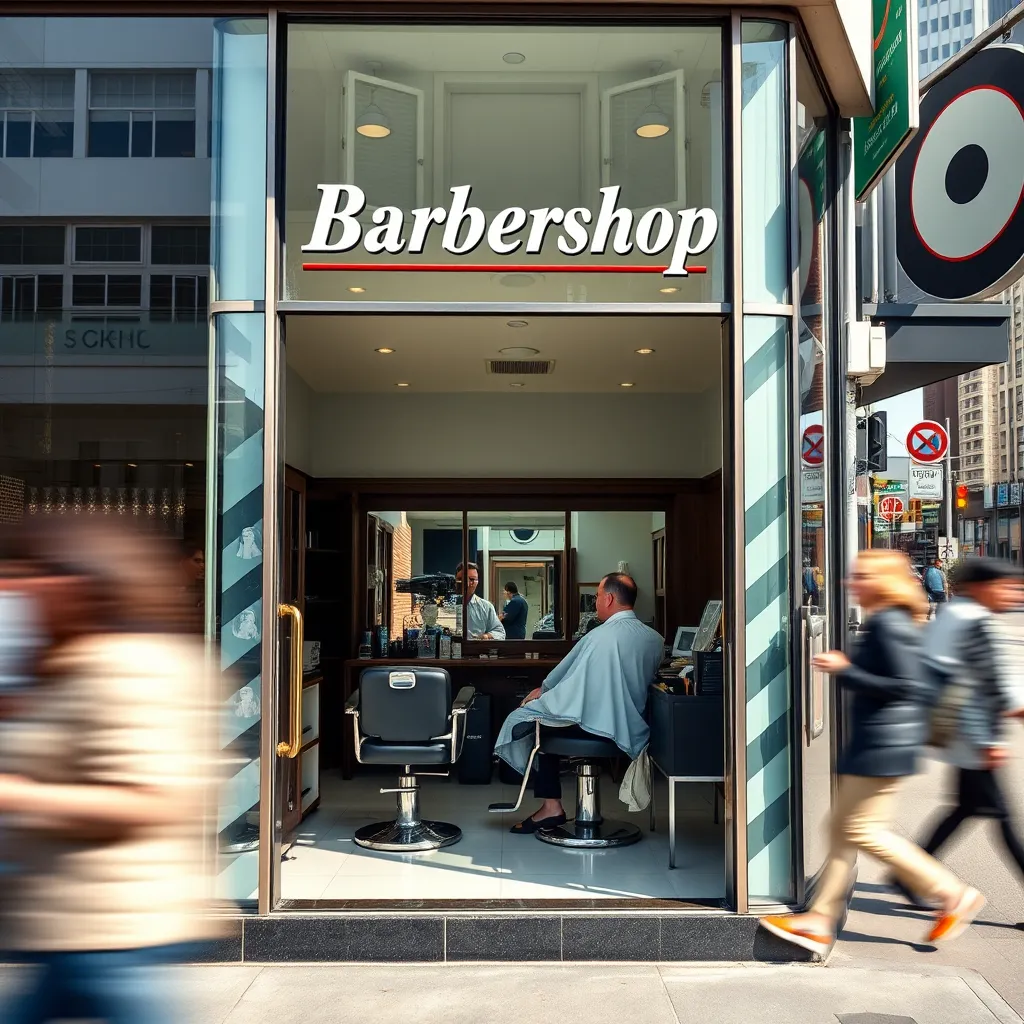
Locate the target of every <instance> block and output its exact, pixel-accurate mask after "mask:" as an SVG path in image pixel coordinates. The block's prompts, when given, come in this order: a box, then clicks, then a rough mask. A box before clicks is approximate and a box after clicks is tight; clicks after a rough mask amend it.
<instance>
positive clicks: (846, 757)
mask: <svg viewBox="0 0 1024 1024" xmlns="http://www.w3.org/2000/svg"><path fill="white" fill-rule="evenodd" d="M849 585H850V592H851V600H852V602H854V603H856V604H857V605H858V606H859V607H860V608H861V609H862V611H863V613H864V616H865V620H864V631H863V632H862V633H861V634H860V636H859V637H858V638H857V641H856V643H855V645H854V646H853V649H852V651H851V653H850V656H849V657H847V655H846V654H844V653H843V652H842V651H827V652H826V653H824V654H819V655H818V656H817V657H816V658H814V661H813V665H814V667H815V668H816V669H818V671H820V672H827V673H829V674H831V675H834V676H835V677H836V679H837V682H838V683H839V685H840V687H842V688H843V689H844V690H846V691H847V692H848V693H849V694H850V695H851V697H852V700H851V702H850V705H849V742H848V743H847V745H846V749H845V750H844V751H843V754H842V757H841V758H840V760H839V769H838V770H839V776H840V777H839V787H838V792H837V796H836V801H835V804H834V807H833V811H832V819H831V829H830V831H831V836H830V838H831V843H830V848H829V855H828V859H827V861H826V863H825V868H824V870H823V872H822V875H821V879H820V881H819V882H818V885H817V887H816V890H815V894H814V901H813V903H812V904H811V908H810V910H809V911H808V912H807V913H803V914H794V915H791V916H771V917H764V918H762V919H761V927H762V928H764V929H765V930H766V931H768V932H770V933H771V934H773V935H775V936H777V937H779V938H781V939H784V940H785V941H787V942H790V943H792V944H794V945H796V946H799V947H801V948H802V949H806V950H809V951H810V952H812V953H817V954H819V955H821V956H824V955H826V954H827V953H828V951H829V949H830V948H831V946H832V943H833V942H834V941H835V938H836V934H837V931H838V927H839V922H840V921H841V920H842V918H843V914H844V912H845V910H846V902H847V897H848V895H849V891H850V883H851V879H852V874H853V871H854V868H855V866H856V863H857V854H858V853H866V854H869V855H870V856H872V857H875V858H877V859H878V860H880V861H882V862H883V863H885V864H886V865H887V866H888V867H889V869H890V870H891V871H892V873H893V874H894V875H895V876H896V877H897V878H898V879H899V880H900V882H901V883H902V884H903V885H906V886H907V887H908V888H909V889H910V890H911V891H913V892H919V893H921V894H922V895H925V896H926V897H927V898H928V899H929V900H930V901H931V902H932V903H933V904H934V906H935V907H936V908H937V911H936V920H935V923H934V925H933V926H932V928H931V929H930V931H929V933H928V936H927V939H926V941H927V942H929V943H935V942H940V941H946V940H950V939H954V938H956V937H957V936H958V935H959V934H961V933H962V932H963V931H964V930H965V929H966V928H967V927H968V925H970V923H971V921H972V920H973V919H974V918H975V917H976V916H977V914H978V913H979V912H980V910H981V909H982V907H984V905H985V897H984V896H982V895H981V893H979V892H978V891H977V890H976V889H974V888H972V887H971V886H969V885H966V884H965V883H963V882H961V881H960V879H958V878H957V877H956V875H954V874H953V873H952V872H951V871H949V870H948V869H947V868H946V867H945V866H944V865H942V864H941V863H939V861H937V860H936V859H935V858H934V857H932V856H930V855H929V854H928V853H926V852H925V851H924V850H922V849H921V848H920V847H919V846H915V845H914V843H912V842H910V840H908V839H906V838H904V837H903V836H901V835H899V834H898V833H897V832H896V829H895V827H894V824H893V818H894V815H895V812H896V798H897V796H898V794H899V792H900V790H901V788H902V785H903V782H904V780H905V779H907V778H908V777H909V776H911V775H914V774H915V773H916V772H917V770H918V761H919V759H920V757H921V754H922V753H923V752H924V747H925V744H926V743H927V740H928V723H929V718H930V713H931V705H932V702H933V699H934V695H933V688H932V686H931V684H930V682H929V680H928V679H927V678H926V673H925V672H924V664H923V660H922V658H921V653H920V652H921V641H922V632H923V630H922V629H921V626H922V624H923V623H924V622H925V621H926V620H927V618H928V601H927V598H926V597H925V594H924V590H923V588H922V587H921V585H920V584H919V583H918V581H917V579H916V577H915V576H914V574H913V572H912V570H911V566H910V561H909V559H908V558H907V557H906V555H903V554H901V553H900V552H897V551H885V550H873V551H862V552H861V553H860V554H859V555H858V556H857V561H856V563H855V565H854V570H853V573H852V575H851V577H850V581H849Z"/></svg>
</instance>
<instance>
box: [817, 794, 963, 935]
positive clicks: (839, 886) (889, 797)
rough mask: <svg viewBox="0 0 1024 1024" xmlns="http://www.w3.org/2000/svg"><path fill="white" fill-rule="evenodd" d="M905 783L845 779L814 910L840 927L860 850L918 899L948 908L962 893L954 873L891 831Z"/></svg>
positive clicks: (837, 800) (833, 819) (832, 823)
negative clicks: (898, 795)
mask: <svg viewBox="0 0 1024 1024" xmlns="http://www.w3.org/2000/svg"><path fill="white" fill-rule="evenodd" d="M902 783H903V779H901V778H896V779H874V778H867V777H865V776H863V775H843V776H841V777H840V779H839V792H838V796H837V798H836V805H835V808H834V809H833V812H832V819H831V825H830V830H831V846H830V849H829V855H828V861H827V862H826V866H825V870H824V872H823V874H822V876H821V878H820V880H819V882H818V886H817V891H816V893H815V896H814V903H813V905H812V907H811V911H812V912H813V913H815V914H823V915H824V916H826V917H828V918H829V919H830V920H831V921H836V922H838V921H839V919H840V918H841V917H842V914H843V909H844V908H845V906H846V897H847V894H848V892H849V887H850V876H851V874H852V872H853V867H854V865H855V864H856V863H857V852H858V850H860V851H863V852H864V853H867V854H870V855H871V856H872V857H876V858H877V859H878V860H880V861H883V862H884V863H886V864H888V865H889V868H890V869H891V870H892V873H893V874H894V875H895V876H896V878H898V879H899V881H900V882H902V883H903V885H905V886H906V887H907V888H908V889H910V890H911V892H913V893H914V894H915V895H916V896H920V897H925V898H927V899H929V900H935V901H936V902H940V903H945V902H947V901H949V900H950V899H951V898H954V897H957V896H959V895H960V893H961V892H962V891H963V887H964V886H963V883H962V882H961V881H960V880H959V879H958V878H957V877H956V875H954V874H953V873H952V872H951V871H949V870H948V869H947V868H945V867H944V866H943V865H942V864H940V863H939V862H938V861H937V860H936V859H935V858H934V857H932V856H931V855H930V854H927V853H925V852H924V850H922V849H921V848H920V847H919V846H915V845H914V844H913V843H912V842H910V841H909V840H908V839H904V838H903V837H902V836H899V835H896V834H895V833H894V832H893V831H892V818H893V813H894V811H895V801H896V794H897V793H898V792H899V788H900V786H901V785H902Z"/></svg>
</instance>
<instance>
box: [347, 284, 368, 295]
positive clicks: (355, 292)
mask: <svg viewBox="0 0 1024 1024" xmlns="http://www.w3.org/2000/svg"><path fill="white" fill-rule="evenodd" d="M349 291H350V292H351V293H352V294H353V295H362V294H363V292H365V291H366V289H365V288H363V287H361V286H360V285H358V284H354V285H352V287H351V288H349Z"/></svg>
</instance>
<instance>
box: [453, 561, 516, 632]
mask: <svg viewBox="0 0 1024 1024" xmlns="http://www.w3.org/2000/svg"><path fill="white" fill-rule="evenodd" d="M455 579H456V580H457V581H458V582H459V583H462V582H463V579H465V587H466V596H467V604H466V639H467V640H504V639H505V627H504V626H503V625H502V624H501V619H499V618H498V613H497V612H496V611H495V610H494V605H493V604H491V602H490V601H486V600H484V598H482V597H478V596H477V592H476V591H477V587H479V586H480V566H478V565H477V564H476V562H469V563H467V565H466V566H465V570H463V565H462V563H461V562H460V563H459V564H458V566H457V567H456V569H455Z"/></svg>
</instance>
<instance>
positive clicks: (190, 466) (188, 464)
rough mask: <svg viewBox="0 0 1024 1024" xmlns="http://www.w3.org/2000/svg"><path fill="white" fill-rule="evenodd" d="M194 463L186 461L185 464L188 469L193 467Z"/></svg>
mask: <svg viewBox="0 0 1024 1024" xmlns="http://www.w3.org/2000/svg"><path fill="white" fill-rule="evenodd" d="M192 465H193V464H192V463H191V462H186V463H185V466H186V468H188V469H191V468H192Z"/></svg>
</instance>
